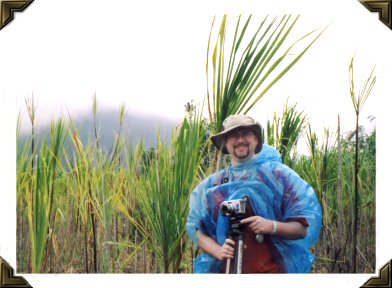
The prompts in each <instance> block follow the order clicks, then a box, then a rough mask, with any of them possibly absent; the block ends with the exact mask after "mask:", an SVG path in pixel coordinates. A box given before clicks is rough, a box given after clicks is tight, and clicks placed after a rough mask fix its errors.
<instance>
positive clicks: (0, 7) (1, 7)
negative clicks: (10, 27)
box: [0, 0, 34, 30]
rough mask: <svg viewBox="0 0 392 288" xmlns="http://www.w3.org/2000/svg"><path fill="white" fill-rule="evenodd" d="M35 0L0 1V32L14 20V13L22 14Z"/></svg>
mask: <svg viewBox="0 0 392 288" xmlns="http://www.w3.org/2000/svg"><path fill="white" fill-rule="evenodd" d="M33 1H34V0H23V1H22V0H16V1H0V30H1V29H3V28H4V27H5V26H6V25H7V24H8V23H10V22H11V21H12V20H13V19H14V12H21V11H23V10H24V9H26V8H27V6H29V5H30V4H31V3H32V2H33Z"/></svg>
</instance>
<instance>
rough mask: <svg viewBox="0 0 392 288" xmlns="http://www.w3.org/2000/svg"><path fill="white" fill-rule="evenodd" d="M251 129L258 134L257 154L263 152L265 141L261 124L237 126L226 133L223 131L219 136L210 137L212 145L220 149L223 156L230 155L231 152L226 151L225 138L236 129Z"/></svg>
mask: <svg viewBox="0 0 392 288" xmlns="http://www.w3.org/2000/svg"><path fill="white" fill-rule="evenodd" d="M240 127H241V128H250V129H252V130H253V131H254V132H255V134H256V138H257V141H258V143H257V145H256V148H255V154H257V153H259V152H260V151H261V148H262V145H263V141H262V134H261V133H262V132H261V126H260V124H259V123H256V124H252V125H237V126H233V127H230V129H228V130H226V131H222V132H220V133H218V134H215V135H212V136H211V137H210V139H211V141H212V143H213V144H214V145H215V147H216V148H218V149H219V150H221V151H222V153H223V154H229V152H228V151H227V149H226V145H225V143H224V136H225V135H226V134H227V133H229V132H230V131H233V130H234V129H237V128H240Z"/></svg>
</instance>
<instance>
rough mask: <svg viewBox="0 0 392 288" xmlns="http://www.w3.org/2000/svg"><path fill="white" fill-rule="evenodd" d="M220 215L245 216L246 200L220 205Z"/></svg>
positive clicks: (236, 200) (226, 202)
mask: <svg viewBox="0 0 392 288" xmlns="http://www.w3.org/2000/svg"><path fill="white" fill-rule="evenodd" d="M220 213H222V215H224V216H232V217H233V216H235V217H237V216H244V215H245V213H246V198H244V199H235V200H229V201H223V202H222V203H221V205H220Z"/></svg>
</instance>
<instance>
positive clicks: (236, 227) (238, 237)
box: [226, 217, 244, 274]
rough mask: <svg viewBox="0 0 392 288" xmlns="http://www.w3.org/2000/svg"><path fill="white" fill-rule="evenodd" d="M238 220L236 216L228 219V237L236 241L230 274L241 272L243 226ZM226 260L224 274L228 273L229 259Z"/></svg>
mask: <svg viewBox="0 0 392 288" xmlns="http://www.w3.org/2000/svg"><path fill="white" fill-rule="evenodd" d="M240 220H241V219H238V218H236V217H232V218H231V219H230V230H229V237H230V239H232V240H234V241H235V242H236V247H235V248H236V249H235V253H234V269H233V272H232V273H231V274H241V273H242V260H243V255H244V254H243V253H244V231H243V230H244V227H243V226H242V225H241V224H240ZM230 260H231V259H227V260H226V274H230V262H231V261H230Z"/></svg>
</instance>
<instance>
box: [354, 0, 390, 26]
mask: <svg viewBox="0 0 392 288" xmlns="http://www.w3.org/2000/svg"><path fill="white" fill-rule="evenodd" d="M359 2H361V3H362V5H363V6H365V7H366V8H367V9H368V10H369V11H370V12H378V18H379V19H380V21H381V22H382V23H384V24H385V25H386V26H387V27H388V28H389V29H391V30H392V0H359Z"/></svg>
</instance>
